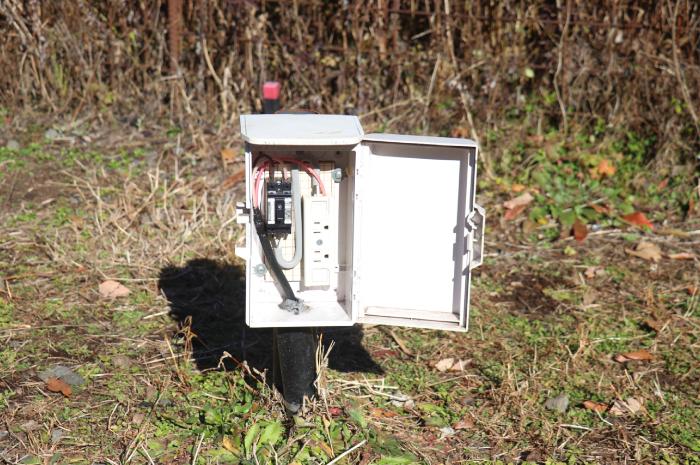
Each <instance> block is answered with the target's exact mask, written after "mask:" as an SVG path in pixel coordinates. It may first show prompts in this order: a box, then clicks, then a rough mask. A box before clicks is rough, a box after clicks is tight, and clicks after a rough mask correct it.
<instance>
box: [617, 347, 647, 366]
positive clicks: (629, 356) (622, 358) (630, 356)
mask: <svg viewBox="0 0 700 465" xmlns="http://www.w3.org/2000/svg"><path fill="white" fill-rule="evenodd" d="M650 360H654V356H653V355H651V354H650V353H649V352H648V351H646V350H635V351H634V352H625V353H624V354H617V355H615V361H616V362H619V363H625V362H631V361H639V362H648V361H650Z"/></svg>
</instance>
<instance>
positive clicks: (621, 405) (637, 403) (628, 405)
mask: <svg viewBox="0 0 700 465" xmlns="http://www.w3.org/2000/svg"><path fill="white" fill-rule="evenodd" d="M642 402H643V399H642V400H639V399H636V398H634V397H628V398H627V400H626V401H622V400H616V401H615V402H614V403H613V405H612V407H610V414H611V415H615V416H616V417H620V416H623V415H627V414H632V415H634V414H635V413H637V412H639V411H640V410H642V409H643V408H644V407H643V406H642Z"/></svg>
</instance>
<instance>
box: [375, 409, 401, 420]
mask: <svg viewBox="0 0 700 465" xmlns="http://www.w3.org/2000/svg"><path fill="white" fill-rule="evenodd" d="M369 414H370V415H371V416H373V417H375V418H392V417H395V416H397V415H398V413H396V412H392V411H391V410H387V409H384V408H376V407H375V408H372V409H370V410H369Z"/></svg>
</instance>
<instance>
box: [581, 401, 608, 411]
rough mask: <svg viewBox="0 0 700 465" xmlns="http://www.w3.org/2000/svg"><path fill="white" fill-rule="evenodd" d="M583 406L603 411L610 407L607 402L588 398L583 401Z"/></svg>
mask: <svg viewBox="0 0 700 465" xmlns="http://www.w3.org/2000/svg"><path fill="white" fill-rule="evenodd" d="M583 407H584V408H587V409H588V410H593V411H594V412H598V413H603V412H605V411H606V410H607V409H608V406H607V405H606V404H603V403H600V402H596V401H593V400H587V401H585V402H584V403H583Z"/></svg>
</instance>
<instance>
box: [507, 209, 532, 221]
mask: <svg viewBox="0 0 700 465" xmlns="http://www.w3.org/2000/svg"><path fill="white" fill-rule="evenodd" d="M526 208H527V205H519V206H517V207H515V208H512V209H510V210H506V214H505V215H503V219H505V220H506V221H512V220H514V219H516V218H517V217H518V216H520V214H521V213H522V212H523V211H525V209H526Z"/></svg>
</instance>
